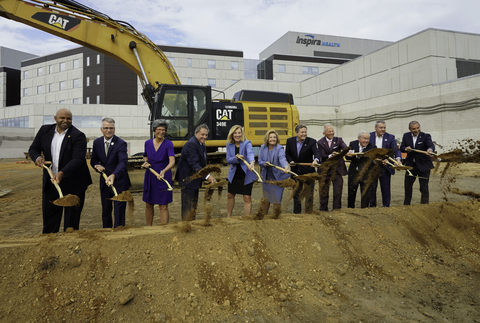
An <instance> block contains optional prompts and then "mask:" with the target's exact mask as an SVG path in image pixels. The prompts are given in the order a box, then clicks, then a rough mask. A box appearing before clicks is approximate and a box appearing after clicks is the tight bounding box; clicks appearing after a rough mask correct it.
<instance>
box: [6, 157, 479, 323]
mask: <svg viewBox="0 0 480 323" xmlns="http://www.w3.org/2000/svg"><path fill="white" fill-rule="evenodd" d="M16 161H18V160H13V159H4V160H0V190H5V191H7V190H11V192H9V193H8V194H5V195H3V196H2V197H0V219H1V221H0V278H1V282H0V289H1V295H2V302H1V303H0V321H1V322H480V293H479V290H480V202H479V201H478V197H479V195H480V187H479V177H480V164H478V163H476V162H469V163H465V162H464V160H460V161H459V162H454V161H451V162H449V163H448V164H447V162H442V163H440V164H439V165H438V166H437V167H436V169H435V170H432V175H431V179H430V204H428V205H420V192H419V191H418V181H417V182H416V183H415V186H414V196H413V200H412V204H413V205H411V206H403V198H404V188H403V182H404V176H405V173H404V172H403V171H397V173H396V174H395V175H394V176H393V177H392V202H391V204H392V206H391V207H389V208H367V209H360V208H359V204H360V198H359V196H358V197H357V208H355V209H348V208H343V209H340V210H336V211H329V212H320V211H317V210H318V209H319V196H318V183H317V184H316V191H315V197H314V212H313V213H312V214H292V213H291V212H292V209H293V201H292V196H291V193H292V186H294V183H289V185H287V183H284V185H283V186H286V188H285V192H284V195H283V201H282V208H281V213H280V211H279V210H274V208H273V205H271V206H270V209H269V214H268V215H263V216H262V215H261V214H259V211H258V210H259V208H262V207H264V205H262V204H265V203H264V202H263V203H262V185H261V184H260V183H255V184H254V187H253V192H252V201H253V210H252V215H250V216H244V215H243V212H244V208H243V199H242V197H241V196H237V200H236V205H235V209H234V212H233V217H232V218H226V214H227V196H226V190H225V189H226V186H225V187H224V192H223V194H222V192H221V191H220V192H218V187H214V186H212V187H210V188H209V189H208V191H209V192H208V194H207V196H206V197H205V189H201V190H200V196H199V205H198V209H197V216H196V220H195V221H191V222H189V223H185V222H181V221H180V205H181V203H180V191H179V188H178V187H177V188H175V189H174V191H173V203H172V204H170V205H169V210H170V223H169V224H168V225H164V226H160V225H159V222H160V219H159V211H158V208H156V209H155V212H156V213H155V217H154V225H153V227H146V226H145V224H146V223H145V203H144V202H142V194H141V193H140V192H132V196H133V199H134V203H132V205H134V209H133V214H132V215H131V216H129V217H127V226H125V227H119V228H116V229H102V228H101V227H102V219H101V205H100V193H99V186H98V181H99V175H98V174H97V173H95V172H94V170H93V169H92V170H91V175H92V178H93V179H94V184H93V185H91V186H90V187H89V188H88V190H87V192H86V201H85V207H84V210H83V213H82V218H81V221H80V230H78V231H73V230H67V232H62V233H58V234H48V235H42V234H41V230H42V212H41V203H42V199H41V180H42V170H41V169H39V168H38V167H35V166H34V164H33V163H15V162H16ZM474 161H476V160H474ZM446 165H448V167H446ZM257 167H258V166H257ZM257 170H258V169H257ZM227 171H228V169H227V168H226V167H222V169H221V174H214V176H215V177H216V178H217V179H218V180H221V179H223V180H224V179H225V177H226V174H227ZM138 172H145V170H140V169H139V170H138ZM223 184H225V182H223ZM217 186H218V185H217ZM377 197H378V199H379V200H378V203H379V204H380V205H381V201H380V199H381V194H380V192H378V193H377ZM342 202H343V205H344V206H345V207H346V202H347V179H346V177H345V180H344V189H343V199H342ZM330 204H331V201H330ZM62 227H63V226H62Z"/></svg>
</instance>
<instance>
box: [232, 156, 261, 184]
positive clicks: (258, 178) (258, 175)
mask: <svg viewBox="0 0 480 323" xmlns="http://www.w3.org/2000/svg"><path fill="white" fill-rule="evenodd" d="M236 157H237V159H239V160H241V161H243V162H244V163H245V165H247V167H248V169H250V164H249V163H248V162H247V161H246V160H245V159H244V158H242V157H239V156H238V155H237V156H236ZM250 170H251V171H252V172H254V173H255V175H256V176H257V181H259V182H260V183H262V182H263V181H262V177H261V176H260V174H258V173H257V171H256V170H255V169H254V168H252V169H250Z"/></svg>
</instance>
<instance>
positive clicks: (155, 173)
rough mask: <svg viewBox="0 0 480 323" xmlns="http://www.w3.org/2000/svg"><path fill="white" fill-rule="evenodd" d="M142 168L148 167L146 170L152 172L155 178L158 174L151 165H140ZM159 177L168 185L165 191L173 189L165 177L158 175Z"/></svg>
mask: <svg viewBox="0 0 480 323" xmlns="http://www.w3.org/2000/svg"><path fill="white" fill-rule="evenodd" d="M142 168H146V169H148V170H149V171H150V172H152V174H153V175H155V176H156V177H157V178H158V176H159V175H160V174H159V173H157V172H156V171H155V170H154V169H153V168H151V167H143V166H142ZM160 179H161V180H162V181H163V182H164V183H165V184H167V186H168V189H167V191H173V188H172V186H171V185H170V183H169V182H168V181H167V180H166V179H165V178H163V177H160Z"/></svg>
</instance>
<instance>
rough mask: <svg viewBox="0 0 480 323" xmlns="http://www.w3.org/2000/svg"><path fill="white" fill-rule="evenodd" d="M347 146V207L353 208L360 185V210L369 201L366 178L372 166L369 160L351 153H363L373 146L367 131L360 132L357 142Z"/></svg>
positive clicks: (366, 205)
mask: <svg viewBox="0 0 480 323" xmlns="http://www.w3.org/2000/svg"><path fill="white" fill-rule="evenodd" d="M349 146H350V149H351V150H350V151H349V152H348V154H347V156H346V158H347V159H349V160H350V167H348V207H349V208H355V199H356V197H357V190H358V185H360V189H361V204H360V205H361V207H362V208H366V207H368V203H369V200H370V194H369V193H370V192H369V191H370V190H369V188H368V187H367V177H368V176H369V175H370V173H371V171H372V168H373V166H374V164H373V161H372V160H371V159H370V158H368V157H363V156H361V155H353V154H352V153H364V152H367V151H369V150H370V149H373V148H375V146H374V145H372V144H371V143H370V134H369V133H368V132H367V131H360V132H359V133H358V140H355V141H351V142H350V144H349Z"/></svg>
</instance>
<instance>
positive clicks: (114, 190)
mask: <svg viewBox="0 0 480 323" xmlns="http://www.w3.org/2000/svg"><path fill="white" fill-rule="evenodd" d="M100 173H102V176H103V178H105V181H106V180H107V179H108V177H107V174H105V172H100ZM107 185H108V187H111V188H112V190H113V194H115V196H118V193H117V190H116V189H115V186H113V184H112V183H111V182H110V181H109V182H108V183H107Z"/></svg>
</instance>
